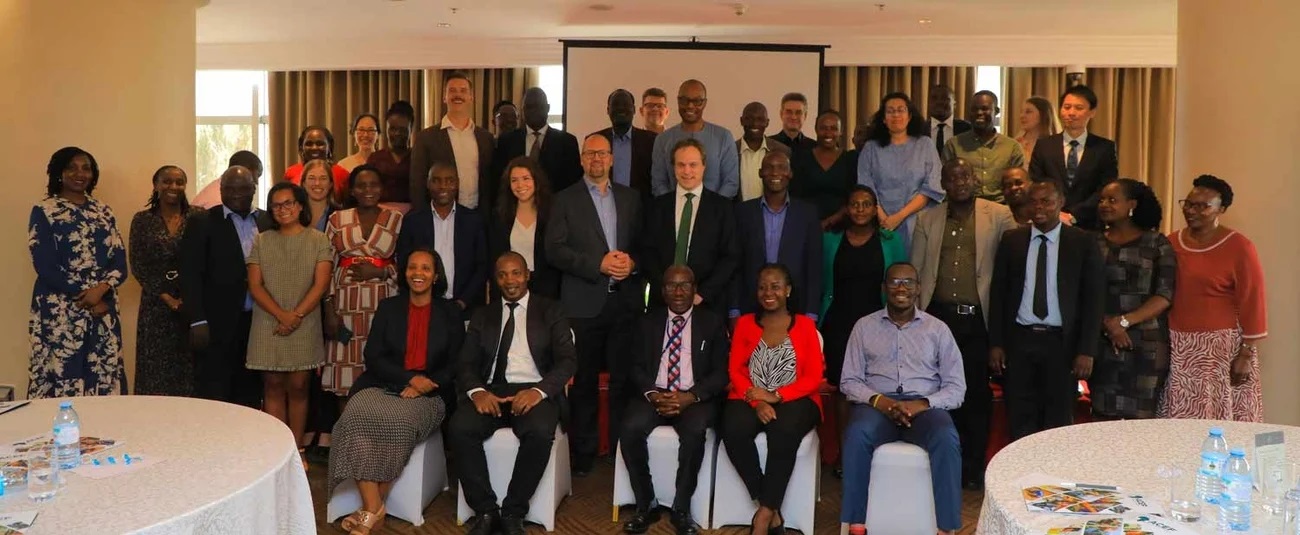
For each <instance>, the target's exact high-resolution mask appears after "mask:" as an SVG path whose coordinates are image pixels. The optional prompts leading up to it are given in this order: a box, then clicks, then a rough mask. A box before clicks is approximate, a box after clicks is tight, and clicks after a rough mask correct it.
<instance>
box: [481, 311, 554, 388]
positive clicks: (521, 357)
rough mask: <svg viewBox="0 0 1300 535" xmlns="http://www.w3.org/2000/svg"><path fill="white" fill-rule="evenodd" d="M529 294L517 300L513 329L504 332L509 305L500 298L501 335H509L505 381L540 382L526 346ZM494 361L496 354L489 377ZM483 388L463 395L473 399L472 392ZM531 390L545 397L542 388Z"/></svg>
mask: <svg viewBox="0 0 1300 535" xmlns="http://www.w3.org/2000/svg"><path fill="white" fill-rule="evenodd" d="M531 295H532V294H531V293H525V294H524V296H523V297H520V298H519V301H517V303H518V304H519V306H517V307H515V330H514V332H512V333H507V332H506V321H509V319H510V307H509V306H507V303H509V301H506V300H504V299H502V300H501V336H507V335H508V336H510V337H511V339H510V351H509V352H508V353H506V382H507V383H510V384H529V383H540V382H542V372H541V371H539V370H538V369H537V362H536V361H535V360H533V351H532V349H531V348H529V347H528V298H529V297H530V296H531ZM497 340H498V343H497V345H498V346H500V342H499V340H501V338H500V337H498V338H497ZM496 362H497V361H496V355H493V356H492V367H491V368H490V369H489V370H488V375H487V376H488V377H489V378H490V377H492V376H494V375H496V373H497V364H496ZM483 390H485V389H483V388H474V389H471V390H470V391H469V392H466V393H465V395H467V396H469V398H470V399H473V398H474V394H476V393H478V392H481V391H483ZM533 390H536V391H538V392H541V394H542V399H546V392H542V389H540V388H533Z"/></svg>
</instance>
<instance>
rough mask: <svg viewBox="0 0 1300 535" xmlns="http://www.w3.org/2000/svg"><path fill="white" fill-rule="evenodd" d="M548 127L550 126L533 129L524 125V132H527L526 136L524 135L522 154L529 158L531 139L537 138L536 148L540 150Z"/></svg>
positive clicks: (531, 150) (531, 154)
mask: <svg viewBox="0 0 1300 535" xmlns="http://www.w3.org/2000/svg"><path fill="white" fill-rule="evenodd" d="M550 129H551V127H550V126H542V127H541V128H540V129H538V130H533V129H532V128H529V127H528V126H527V125H525V126H524V132H525V133H527V134H528V135H527V136H524V156H528V157H530V158H531V157H532V156H533V140H537V149H538V150H541V148H542V145H544V144H545V143H546V132H547V131H549V130H550ZM534 134H541V136H540V137H538V136H536V135H534Z"/></svg>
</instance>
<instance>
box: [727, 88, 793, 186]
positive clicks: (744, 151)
mask: <svg viewBox="0 0 1300 535" xmlns="http://www.w3.org/2000/svg"><path fill="white" fill-rule="evenodd" d="M769 122H770V121H769V119H768V117H767V106H764V105H763V103H762V102H750V103H749V104H746V105H745V109H744V110H743V111H741V112H740V128H741V130H742V133H741V136H740V139H738V140H736V153H737V154H739V156H740V160H739V164H740V196H739V197H738V198H737V199H738V200H741V201H748V200H750V199H757V198H759V197H762V196H763V179H762V178H759V176H758V168H759V167H761V166H762V165H763V158H764V157H766V156H767V155H768V154H770V153H772V152H784V153H786V154H787V155H789V154H790V147H788V146H786V145H785V144H784V143H781V142H780V141H777V140H775V139H772V138H770V137H767V136H766V134H767V125H768V123H769Z"/></svg>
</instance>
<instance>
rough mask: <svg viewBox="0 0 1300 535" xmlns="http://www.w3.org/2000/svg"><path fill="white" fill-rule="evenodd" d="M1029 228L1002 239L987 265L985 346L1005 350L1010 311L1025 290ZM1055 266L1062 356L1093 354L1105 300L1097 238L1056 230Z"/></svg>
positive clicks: (1072, 229) (1015, 308)
mask: <svg viewBox="0 0 1300 535" xmlns="http://www.w3.org/2000/svg"><path fill="white" fill-rule="evenodd" d="M1031 228H1032V227H1030V226H1023V227H1018V228H1015V229H1013V230H1009V231H1007V233H1006V234H1003V235H1002V243H1000V244H998V254H997V258H996V259H995V260H994V266H993V283H992V285H991V287H990V289H989V292H990V293H989V347H1005V346H1006V344H1007V339H1008V338H1010V337H1011V334H1010V333H1011V329H1012V328H1013V327H1014V326H1015V324H1016V313H1017V312H1018V311H1019V310H1020V301H1021V298H1022V297H1023V296H1024V292H1025V277H1026V276H1033V275H1032V274H1026V273H1025V259H1026V258H1027V257H1028V255H1029V238H1030V235H1031V233H1030V229H1031ZM1057 251H1058V254H1059V257H1058V258H1057V263H1056V284H1057V288H1058V291H1059V293H1060V295H1059V296H1057V297H1058V301H1059V303H1060V306H1061V327H1062V330H1063V331H1064V333H1063V334H1064V335H1065V351H1066V355H1063V356H1064V357H1065V358H1069V359H1073V358H1074V357H1075V355H1089V356H1093V357H1096V356H1097V344H1098V340H1100V339H1101V337H1100V336H1097V333H1099V332H1101V315H1102V312H1103V311H1104V308H1103V307H1104V305H1105V299H1106V281H1105V275H1104V272H1103V271H1102V269H1103V266H1102V259H1101V251H1100V250H1099V249H1098V248H1097V238H1096V237H1094V235H1093V234H1091V233H1089V232H1088V231H1086V230H1082V229H1078V228H1075V227H1071V226H1064V227H1063V228H1062V229H1061V241H1060V244H1059V245H1058V249H1057Z"/></svg>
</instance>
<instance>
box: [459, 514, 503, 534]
mask: <svg viewBox="0 0 1300 535" xmlns="http://www.w3.org/2000/svg"><path fill="white" fill-rule="evenodd" d="M471 522H472V523H473V525H471V526H470V527H469V529H467V530H465V533H466V535H494V534H495V533H496V532H497V527H498V525H499V524H500V523H501V517H499V516H497V513H487V514H482V515H478V516H475V517H474V520H472V521H471Z"/></svg>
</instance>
